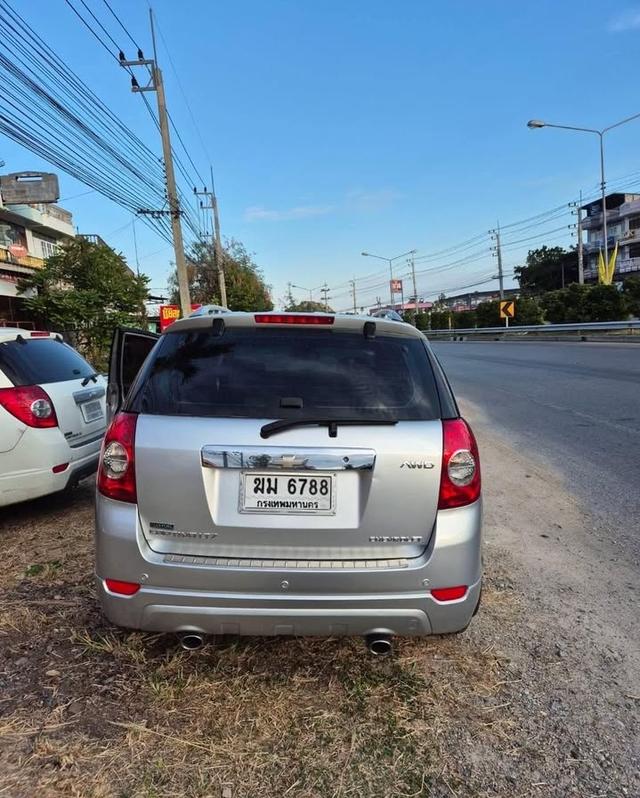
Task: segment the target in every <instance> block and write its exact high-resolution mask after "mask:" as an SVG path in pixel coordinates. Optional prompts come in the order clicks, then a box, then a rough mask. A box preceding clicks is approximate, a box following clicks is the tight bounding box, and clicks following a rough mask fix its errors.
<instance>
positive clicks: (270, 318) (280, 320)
mask: <svg viewBox="0 0 640 798" xmlns="http://www.w3.org/2000/svg"><path fill="white" fill-rule="evenodd" d="M253 318H254V319H255V321H256V323H257V324H309V325H312V326H313V325H318V324H325V325H326V324H333V322H334V321H335V317H334V316H319V315H318V316H316V315H305V314H304V313H256V314H255V315H254V317H253Z"/></svg>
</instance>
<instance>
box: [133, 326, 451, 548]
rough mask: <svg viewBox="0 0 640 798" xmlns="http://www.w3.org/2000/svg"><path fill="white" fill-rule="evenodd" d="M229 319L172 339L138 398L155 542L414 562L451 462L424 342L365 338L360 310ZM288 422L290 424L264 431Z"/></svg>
mask: <svg viewBox="0 0 640 798" xmlns="http://www.w3.org/2000/svg"><path fill="white" fill-rule="evenodd" d="M226 321H227V325H226V328H225V330H224V332H223V333H222V334H221V335H220V334H214V333H212V331H211V329H210V328H209V329H202V328H200V329H196V330H190V331H185V332H178V331H177V330H176V331H175V332H173V333H169V334H167V335H166V336H165V338H164V339H163V341H162V342H161V344H160V345H159V347H158V349H157V350H156V353H155V360H154V361H153V362H152V363H151V364H150V367H149V373H148V375H147V377H146V380H145V382H144V383H143V384H142V385H141V386H140V388H139V390H138V391H137V393H136V394H135V395H134V396H133V397H131V402H130V407H129V408H128V409H131V410H134V411H136V412H139V414H140V415H139V418H138V424H137V431H136V480H137V487H138V506H139V513H140V520H141V524H142V529H143V532H144V534H145V536H146V538H147V540H148V541H149V543H150V545H151V547H152V548H153V549H155V550H157V551H161V552H165V553H167V554H177V555H188V556H196V557H197V556H203V557H220V558H231V559H239V560H256V561H264V560H268V561H270V562H278V563H287V562H299V561H305V562H315V561H327V560H331V561H332V562H336V563H341V564H344V563H345V562H354V563H355V562H357V563H362V562H366V561H369V560H376V561H379V560H381V559H386V560H389V559H393V558H404V557H412V556H417V555H418V554H419V553H420V552H421V551H422V550H423V549H424V547H425V545H426V543H427V541H428V539H429V537H430V534H431V531H432V528H433V525H434V523H435V518H436V513H437V505H438V492H439V484H440V464H441V459H442V424H441V420H440V410H439V403H438V396H437V390H436V387H435V383H434V378H433V374H432V372H431V365H430V361H429V358H428V356H427V352H426V348H425V344H424V341H423V339H422V338H420V337H418V336H417V335H415V333H413V334H411V335H406V334H400V333H398V334H395V335H394V334H390V333H387V334H385V335H382V334H378V335H376V336H375V337H370V338H368V337H365V336H364V335H363V332H362V322H361V321H360V322H359V324H357V323H355V320H350V324H349V325H348V326H347V327H346V329H342V330H341V329H339V328H338V329H336V328H335V327H331V328H329V329H308V328H304V329H299V328H287V327H276V328H274V327H271V326H269V327H268V328H262V327H256V326H253V325H252V326H239V327H234V325H233V321H231V322H230V321H229V320H228V319H227V320H226ZM386 324H387V326H389V323H386ZM393 326H396V327H398V328H400V325H391V327H393ZM278 418H286V419H287V420H289V421H292V422H293V423H294V426H292V427H291V428H288V429H285V430H282V431H279V432H277V433H275V434H273V435H272V436H270V437H267V438H265V437H263V435H264V428H265V426H266V425H268V424H269V423H270V422H273V421H274V420H276V419H278ZM318 419H320V420H321V423H319V424H318V423H315V421H316V420H318ZM332 419H333V421H334V422H335V423H329V422H330V421H331V420H332ZM298 422H304V423H303V424H301V425H298ZM309 422H312V423H309ZM347 422H349V423H347Z"/></svg>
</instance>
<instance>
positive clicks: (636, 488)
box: [433, 341, 640, 564]
mask: <svg viewBox="0 0 640 798" xmlns="http://www.w3.org/2000/svg"><path fill="white" fill-rule="evenodd" d="M433 348H434V351H435V352H436V353H437V355H438V357H439V358H440V360H441V362H442V364H443V366H444V368H445V370H446V372H447V375H448V377H449V380H450V382H451V384H452V386H453V389H454V391H455V393H456V395H457V396H458V397H459V398H461V399H463V400H467V401H469V402H472V403H473V404H474V405H475V406H476V407H477V409H478V410H479V411H480V413H481V414H482V417H483V419H485V421H484V425H485V427H486V426H488V427H489V429H494V430H495V433H496V434H497V435H498V436H499V437H501V438H502V439H503V440H504V439H506V440H507V441H508V442H509V443H510V444H511V445H512V446H515V447H517V448H519V449H521V450H522V453H523V454H525V455H529V456H532V457H534V458H535V459H537V460H540V461H542V462H543V463H544V462H546V463H548V464H549V466H550V467H551V468H553V469H554V470H555V471H556V472H557V473H559V474H560V475H561V476H562V478H563V481H564V488H565V489H566V490H568V491H569V492H570V493H572V494H573V495H574V496H576V497H577V498H578V499H579V500H580V502H582V503H583V506H584V507H585V509H586V510H588V511H589V512H590V513H592V514H593V516H594V518H595V519H596V520H597V524H596V525H597V527H598V533H599V536H600V535H601V536H603V537H604V538H607V539H608V540H609V541H610V544H611V548H612V555H613V556H616V557H618V556H620V557H622V558H624V559H625V560H627V562H634V563H636V564H640V346H639V345H636V344H613V343H612V344H609V343H584V342H583V343H558V342H544V343H534V342H531V343H525V342H505V341H495V342H487V343H484V342H447V343H434V344H433ZM485 445H486V444H485ZM541 500H542V501H543V500H544V497H541Z"/></svg>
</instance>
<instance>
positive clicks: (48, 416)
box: [0, 385, 58, 429]
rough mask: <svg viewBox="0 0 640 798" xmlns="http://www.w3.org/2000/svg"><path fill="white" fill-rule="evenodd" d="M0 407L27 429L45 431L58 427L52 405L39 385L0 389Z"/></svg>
mask: <svg viewBox="0 0 640 798" xmlns="http://www.w3.org/2000/svg"><path fill="white" fill-rule="evenodd" d="M0 405H2V407H4V409H5V410H7V411H8V412H9V413H11V415H12V416H15V417H16V418H17V419H18V420H19V421H22V423H23V424H26V425H27V426H29V427H36V428H37V429H45V428H48V427H57V426H58V419H57V417H56V411H55V410H54V408H53V403H52V402H51V399H50V398H49V395H48V394H47V392H46V391H44V390H43V389H42V388H41V387H40V386H39V385H21V386H17V387H16V388H0Z"/></svg>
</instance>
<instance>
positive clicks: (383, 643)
mask: <svg viewBox="0 0 640 798" xmlns="http://www.w3.org/2000/svg"><path fill="white" fill-rule="evenodd" d="M365 639H366V643H367V648H368V649H369V651H370V653H371V654H373V655H374V656H376V657H387V656H389V654H391V652H392V651H393V643H392V642H391V637H390V636H389V635H367V637H366V638H365Z"/></svg>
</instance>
